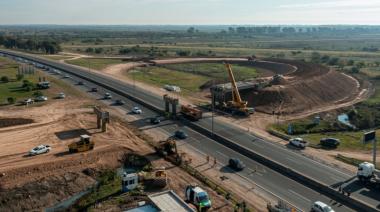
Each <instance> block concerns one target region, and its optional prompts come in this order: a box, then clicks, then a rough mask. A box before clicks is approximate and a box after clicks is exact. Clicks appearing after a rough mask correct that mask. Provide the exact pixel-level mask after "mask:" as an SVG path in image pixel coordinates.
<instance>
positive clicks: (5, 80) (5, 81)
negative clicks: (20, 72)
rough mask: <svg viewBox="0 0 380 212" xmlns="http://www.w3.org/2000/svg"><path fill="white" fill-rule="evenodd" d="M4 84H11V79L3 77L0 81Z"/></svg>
mask: <svg viewBox="0 0 380 212" xmlns="http://www.w3.org/2000/svg"><path fill="white" fill-rule="evenodd" d="M0 80H1V81H2V82H3V83H7V82H9V78H8V77H7V76H2V77H1V79H0Z"/></svg>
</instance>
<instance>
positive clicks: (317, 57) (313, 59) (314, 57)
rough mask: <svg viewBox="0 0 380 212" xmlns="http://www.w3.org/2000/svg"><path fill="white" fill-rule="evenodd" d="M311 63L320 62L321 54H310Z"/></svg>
mask: <svg viewBox="0 0 380 212" xmlns="http://www.w3.org/2000/svg"><path fill="white" fill-rule="evenodd" d="M311 62H312V63H320V62H321V54H319V52H313V53H311Z"/></svg>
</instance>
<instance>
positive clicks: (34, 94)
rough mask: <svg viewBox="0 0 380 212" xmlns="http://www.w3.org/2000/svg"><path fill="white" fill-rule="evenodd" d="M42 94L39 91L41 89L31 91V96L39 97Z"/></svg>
mask: <svg viewBox="0 0 380 212" xmlns="http://www.w3.org/2000/svg"><path fill="white" fill-rule="evenodd" d="M43 95H44V94H43V93H42V92H41V91H36V92H34V93H33V96H34V97H39V96H43Z"/></svg>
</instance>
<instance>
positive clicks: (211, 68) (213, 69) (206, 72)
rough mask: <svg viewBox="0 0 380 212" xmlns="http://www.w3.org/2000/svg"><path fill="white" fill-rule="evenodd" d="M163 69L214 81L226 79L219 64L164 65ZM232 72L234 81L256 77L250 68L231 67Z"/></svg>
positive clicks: (223, 67)
mask: <svg viewBox="0 0 380 212" xmlns="http://www.w3.org/2000/svg"><path fill="white" fill-rule="evenodd" d="M164 67H166V68H168V69H172V70H176V71H183V72H186V73H192V74H197V75H202V76H206V77H210V78H212V79H216V80H226V79H228V73H227V69H226V67H225V66H224V65H223V64H221V63H183V64H169V65H164ZM232 70H233V72H234V75H235V79H236V80H247V79H251V78H255V77H257V76H258V73H257V71H256V69H255V68H252V67H247V66H241V65H233V66H232Z"/></svg>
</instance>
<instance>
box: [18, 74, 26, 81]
mask: <svg viewBox="0 0 380 212" xmlns="http://www.w3.org/2000/svg"><path fill="white" fill-rule="evenodd" d="M16 79H17V81H20V80H22V79H24V75H23V74H17V75H16Z"/></svg>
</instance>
